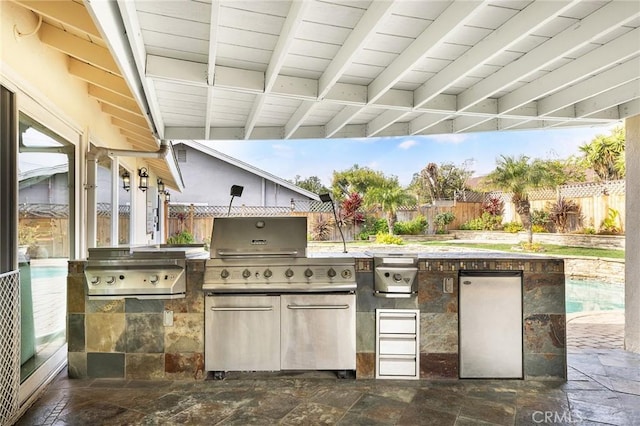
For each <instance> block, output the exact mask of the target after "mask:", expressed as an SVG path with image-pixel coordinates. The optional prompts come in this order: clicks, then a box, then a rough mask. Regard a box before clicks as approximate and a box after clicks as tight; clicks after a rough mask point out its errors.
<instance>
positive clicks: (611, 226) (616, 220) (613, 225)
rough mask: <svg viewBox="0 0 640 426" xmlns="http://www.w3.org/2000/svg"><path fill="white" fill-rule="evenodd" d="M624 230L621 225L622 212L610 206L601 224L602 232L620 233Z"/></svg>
mask: <svg viewBox="0 0 640 426" xmlns="http://www.w3.org/2000/svg"><path fill="white" fill-rule="evenodd" d="M620 232H622V228H621V227H620V212H619V211H618V210H616V209H612V208H611V207H609V211H608V213H607V217H606V218H604V220H603V221H602V223H601V224H600V233H601V234H619V233H620Z"/></svg>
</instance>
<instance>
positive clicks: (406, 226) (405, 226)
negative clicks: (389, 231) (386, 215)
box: [393, 215, 429, 235]
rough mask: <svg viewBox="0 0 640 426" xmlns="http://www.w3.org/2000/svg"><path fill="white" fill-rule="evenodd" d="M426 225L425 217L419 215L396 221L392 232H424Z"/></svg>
mask: <svg viewBox="0 0 640 426" xmlns="http://www.w3.org/2000/svg"><path fill="white" fill-rule="evenodd" d="M428 225H429V222H427V218H426V217H424V216H422V215H420V216H417V217H416V218H415V219H413V220H409V221H407V222H396V223H395V225H393V233H394V234H396V235H420V234H423V233H424V231H425V229H427V226H428Z"/></svg>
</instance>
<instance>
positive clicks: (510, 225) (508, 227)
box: [502, 222, 524, 234]
mask: <svg viewBox="0 0 640 426" xmlns="http://www.w3.org/2000/svg"><path fill="white" fill-rule="evenodd" d="M502 229H503V230H505V231H506V232H511V233H512V234H515V233H517V232H520V231H524V226H522V224H521V223H518V222H507V223H505V224H504V226H503V227H502Z"/></svg>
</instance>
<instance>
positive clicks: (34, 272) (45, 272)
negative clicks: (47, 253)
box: [31, 265, 67, 279]
mask: <svg viewBox="0 0 640 426" xmlns="http://www.w3.org/2000/svg"><path fill="white" fill-rule="evenodd" d="M66 276H67V266H66V265H65V266H37V267H32V268H31V279H39V278H58V277H66Z"/></svg>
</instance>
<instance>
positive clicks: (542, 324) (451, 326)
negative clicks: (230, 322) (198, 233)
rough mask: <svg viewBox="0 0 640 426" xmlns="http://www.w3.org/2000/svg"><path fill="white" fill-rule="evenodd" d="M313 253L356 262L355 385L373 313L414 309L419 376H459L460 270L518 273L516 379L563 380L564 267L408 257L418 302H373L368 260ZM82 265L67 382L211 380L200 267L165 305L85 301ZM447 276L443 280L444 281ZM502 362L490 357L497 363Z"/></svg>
mask: <svg viewBox="0 0 640 426" xmlns="http://www.w3.org/2000/svg"><path fill="white" fill-rule="evenodd" d="M314 255H315V256H320V257H324V256H336V257H340V258H353V259H354V261H355V279H356V282H357V289H356V291H355V293H356V378H357V379H372V378H374V377H375V360H376V356H375V355H376V354H375V348H376V344H375V336H376V329H375V328H376V326H375V318H376V313H375V311H376V309H412V310H419V316H420V321H419V342H420V344H419V367H420V368H419V370H420V371H419V378H420V379H427V380H428V379H452V380H455V379H458V378H459V377H460V374H459V339H458V336H459V324H458V318H459V314H458V295H459V285H458V278H459V274H460V271H480V270H482V271H521V275H522V367H523V368H522V370H523V378H524V379H525V380H565V379H566V347H565V341H566V338H565V324H566V315H565V308H564V306H565V296H564V263H563V261H562V260H561V259H557V258H551V257H549V258H547V257H541V256H535V257H534V256H526V255H522V256H519V255H511V254H509V255H508V254H500V253H484V252H483V253H471V252H465V253H462V252H461V253H451V252H448V253H439V252H432V253H422V254H416V257H417V259H418V262H417V265H418V273H417V288H418V291H417V295H415V296H412V297H407V298H381V297H376V296H374V262H373V257H372V256H371V255H370V254H365V253H348V254H343V253H336V254H335V255H333V254H328V253H323V254H314ZM314 255H311V256H310V257H313V256H314ZM85 266H86V261H72V262H70V264H69V275H68V303H67V311H68V351H69V353H68V355H69V357H68V362H69V376H70V377H72V378H86V377H95V378H97V377H109V378H121V379H141V380H183V379H191V380H194V379H195V380H204V379H207V378H210V377H211V375H210V374H208V372H207V371H206V370H205V292H204V291H203V289H202V286H203V283H204V277H205V269H206V261H205V260H203V259H187V260H186V293H185V297H183V298H177V299H170V300H158V299H154V300H139V299H135V298H120V299H117V298H116V299H113V300H89V299H88V297H87V283H86V279H85V275H84V270H85ZM447 278H451V279H452V280H445V279H447ZM445 281H446V282H448V283H451V281H452V287H450V288H446V286H445V285H444V284H443V283H445ZM445 290H446V291H445ZM448 291H451V292H448ZM494 331H495V330H492V332H494ZM217 344H220V345H224V344H225V342H224V341H221V342H217ZM501 362H502V360H501V359H499V358H498V359H495V363H496V364H500V363H501Z"/></svg>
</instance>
